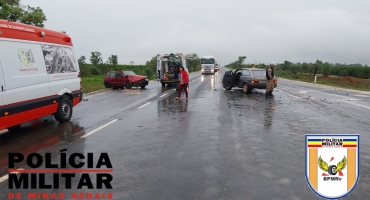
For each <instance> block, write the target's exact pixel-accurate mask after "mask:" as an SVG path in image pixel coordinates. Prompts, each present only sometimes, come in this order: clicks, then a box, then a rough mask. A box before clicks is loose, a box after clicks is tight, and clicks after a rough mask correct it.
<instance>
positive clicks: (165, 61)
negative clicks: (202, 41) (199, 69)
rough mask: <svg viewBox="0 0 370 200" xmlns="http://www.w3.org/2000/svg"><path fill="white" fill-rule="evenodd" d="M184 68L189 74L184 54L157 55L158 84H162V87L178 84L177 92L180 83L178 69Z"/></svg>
mask: <svg viewBox="0 0 370 200" xmlns="http://www.w3.org/2000/svg"><path fill="white" fill-rule="evenodd" d="M179 66H183V67H184V69H185V70H186V71H187V72H188V73H189V70H188V68H187V67H186V58H185V55H183V54H182V53H176V54H173V53H170V54H164V55H160V54H157V82H160V83H161V84H162V87H165V86H166V84H167V85H171V84H176V85H177V86H176V90H177V89H178V84H179V83H180V77H179V72H180V71H179V70H178V67H179Z"/></svg>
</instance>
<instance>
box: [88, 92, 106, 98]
mask: <svg viewBox="0 0 370 200" xmlns="http://www.w3.org/2000/svg"><path fill="white" fill-rule="evenodd" d="M105 93H106V92H103V93H100V94H94V95H91V96H87V95H86V98H91V97H95V96H99V95H102V94H105Z"/></svg>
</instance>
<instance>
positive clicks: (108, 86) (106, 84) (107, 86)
mask: <svg viewBox="0 0 370 200" xmlns="http://www.w3.org/2000/svg"><path fill="white" fill-rule="evenodd" d="M104 86H105V88H111V87H112V86H110V84H109V83H106V82H104Z"/></svg>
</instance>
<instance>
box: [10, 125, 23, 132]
mask: <svg viewBox="0 0 370 200" xmlns="http://www.w3.org/2000/svg"><path fill="white" fill-rule="evenodd" d="M21 128H22V127H21V125H16V126H12V127H9V128H7V129H8V131H9V132H17V131H19V130H21Z"/></svg>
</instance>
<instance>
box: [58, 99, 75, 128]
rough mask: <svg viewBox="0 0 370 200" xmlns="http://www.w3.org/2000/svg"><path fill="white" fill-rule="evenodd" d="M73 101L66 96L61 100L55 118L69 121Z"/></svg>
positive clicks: (60, 120) (59, 120)
mask: <svg viewBox="0 0 370 200" xmlns="http://www.w3.org/2000/svg"><path fill="white" fill-rule="evenodd" d="M72 111H73V110H72V103H71V100H69V99H68V98H66V97H64V98H62V100H60V102H59V106H58V110H57V112H56V113H55V114H54V118H55V120H57V121H58V122H66V121H69V120H70V119H71V117H72Z"/></svg>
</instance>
